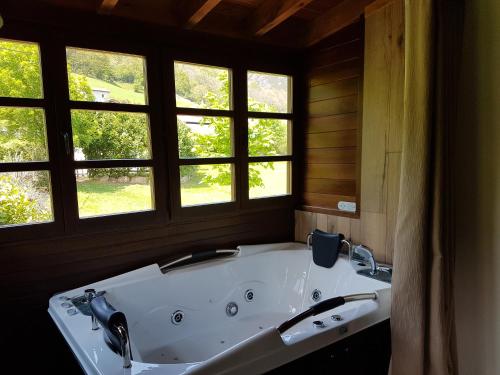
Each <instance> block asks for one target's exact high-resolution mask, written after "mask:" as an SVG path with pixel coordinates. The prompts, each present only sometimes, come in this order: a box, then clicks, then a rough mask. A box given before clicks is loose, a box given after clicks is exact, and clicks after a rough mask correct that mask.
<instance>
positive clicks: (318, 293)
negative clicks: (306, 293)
mask: <svg viewBox="0 0 500 375" xmlns="http://www.w3.org/2000/svg"><path fill="white" fill-rule="evenodd" d="M311 298H312V300H313V301H314V302H318V301H319V300H320V299H321V290H319V289H314V290H313V292H312V294H311Z"/></svg>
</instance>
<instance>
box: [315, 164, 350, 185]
mask: <svg viewBox="0 0 500 375" xmlns="http://www.w3.org/2000/svg"><path fill="white" fill-rule="evenodd" d="M305 177H306V179H308V178H327V179H331V180H351V181H354V182H355V181H356V164H307V165H306V175H305Z"/></svg>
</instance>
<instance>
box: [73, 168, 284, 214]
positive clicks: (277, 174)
mask: <svg viewBox="0 0 500 375" xmlns="http://www.w3.org/2000/svg"><path fill="white" fill-rule="evenodd" d="M260 172H261V177H262V179H263V180H264V182H265V186H264V187H258V188H252V189H251V196H252V197H264V196H273V195H282V194H285V193H286V185H287V184H286V178H285V177H286V175H287V170H286V164H284V163H277V164H275V169H274V170H271V169H261V171H260ZM77 187H78V209H79V212H80V216H81V217H88V216H96V215H109V214H116V213H122V212H130V211H144V210H149V209H151V208H152V202H153V200H152V197H151V196H152V194H151V188H150V186H149V185H141V184H132V183H123V184H121V183H107V182H98V181H93V180H89V181H85V182H79V183H78V186H77ZM230 199H231V187H230V186H219V185H213V186H207V185H200V186H190V187H186V188H183V189H182V203H183V205H185V206H190V205H197V204H203V203H207V202H211V203H214V202H227V201H228V200H230Z"/></svg>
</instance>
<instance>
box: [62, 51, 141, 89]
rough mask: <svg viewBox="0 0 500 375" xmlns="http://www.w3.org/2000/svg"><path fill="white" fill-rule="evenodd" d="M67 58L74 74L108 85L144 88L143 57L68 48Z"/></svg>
mask: <svg viewBox="0 0 500 375" xmlns="http://www.w3.org/2000/svg"><path fill="white" fill-rule="evenodd" d="M66 57H67V61H68V65H69V66H70V67H71V70H72V72H73V73H76V74H80V75H84V76H87V77H92V78H97V79H100V80H103V81H106V82H108V83H115V82H123V83H132V84H136V85H140V84H142V85H143V86H144V60H143V59H142V58H141V57H138V56H129V55H123V54H118V53H104V52H99V51H88V50H83V49H76V48H68V49H67V50H66Z"/></svg>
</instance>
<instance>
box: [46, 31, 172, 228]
mask: <svg viewBox="0 0 500 375" xmlns="http://www.w3.org/2000/svg"><path fill="white" fill-rule="evenodd" d="M54 44H55V46H54V57H53V59H54V62H55V63H54V65H57V66H55V67H54V70H55V72H56V74H57V80H56V84H55V91H56V92H57V93H58V96H57V99H56V106H57V108H58V113H57V114H58V116H59V131H60V137H59V138H60V142H61V143H62V145H61V147H60V159H61V160H62V164H63V165H62V168H61V170H62V190H63V194H64V198H65V202H64V209H65V212H64V214H65V218H66V226H67V229H68V230H69V231H71V232H75V233H78V232H89V231H92V230H95V228H99V229H100V230H107V229H118V228H126V227H131V226H134V225H137V223H140V226H146V227H147V226H151V225H153V226H154V225H161V224H163V223H165V222H166V221H167V220H168V211H167V207H166V203H165V202H166V197H165V195H166V194H168V189H167V187H168V186H167V184H166V183H165V178H164V175H165V172H164V171H165V166H164V165H165V163H164V158H163V156H162V154H163V153H162V151H161V150H162V148H163V134H164V132H163V129H162V121H161V112H160V105H159V98H160V95H161V94H160V91H159V87H158V86H159V85H158V82H159V81H160V78H159V71H158V66H157V65H158V59H157V55H156V53H155V52H154V49H153V48H151V47H149V46H144V45H138V44H137V45H136V44H134V43H123V42H119V41H116V40H114V39H109V40H108V39H104V38H100V39H97V40H96V39H92V38H86V39H80V38H71V37H70V38H58V39H57V41H56V42H55V43H54ZM66 48H80V49H87V50H96V51H102V52H109V53H121V54H129V55H137V56H140V57H142V58H144V61H145V67H146V77H145V91H146V90H147V103H145V104H144V105H143V104H124V103H103V102H86V101H74V100H70V98H69V83H68V73H67V68H66V64H67V60H66ZM71 110H101V111H117V112H137V113H145V114H146V115H147V116H148V122H149V127H150V128H149V131H150V140H151V149H150V154H151V155H150V159H149V160H148V159H111V160H82V161H75V160H74V157H73V152H74V145H73V133H72V124H71ZM64 134H67V139H68V140H67V141H66V142H67V145H66V144H65V141H64V139H62V138H63V136H64ZM66 147H68V148H69V153H68V152H67V149H66ZM142 166H145V167H150V168H151V171H152V176H153V181H152V187H153V191H154V195H153V198H154V208H153V209H152V210H148V211H132V212H123V213H116V214H109V215H102V216H92V217H83V218H80V217H79V211H78V196H77V183H76V176H75V170H76V169H81V168H119V167H142Z"/></svg>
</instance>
